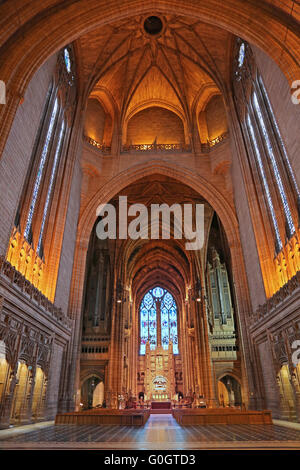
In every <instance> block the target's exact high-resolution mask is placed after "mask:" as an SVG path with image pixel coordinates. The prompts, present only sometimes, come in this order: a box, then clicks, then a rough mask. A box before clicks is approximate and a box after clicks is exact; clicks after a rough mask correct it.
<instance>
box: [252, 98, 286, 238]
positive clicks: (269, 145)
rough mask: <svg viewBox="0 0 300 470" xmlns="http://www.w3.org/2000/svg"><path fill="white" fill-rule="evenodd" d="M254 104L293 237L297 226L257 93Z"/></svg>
mask: <svg viewBox="0 0 300 470" xmlns="http://www.w3.org/2000/svg"><path fill="white" fill-rule="evenodd" d="M253 104H254V108H255V110H256V113H257V116H258V119H259V124H260V128H261V130H262V133H263V136H264V141H265V143H266V146H267V149H268V155H269V157H270V160H271V164H272V168H273V172H274V176H275V180H276V183H277V186H278V190H279V194H280V198H281V201H282V205H283V210H284V213H285V216H286V220H287V224H288V227H289V232H290V233H289V235H290V236H291V235H292V234H293V233H295V226H294V224H293V218H292V214H291V211H290V207H289V204H288V201H287V197H286V193H285V190H284V187H283V183H282V179H281V176H280V172H279V169H278V166H277V162H276V158H275V155H274V150H273V146H272V143H271V140H270V137H269V133H268V131H267V129H266V125H265V122H264V118H263V116H262V112H261V109H260V106H259V103H258V99H257V95H256V92H255V91H254V92H253Z"/></svg>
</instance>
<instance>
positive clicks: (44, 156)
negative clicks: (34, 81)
mask: <svg viewBox="0 0 300 470" xmlns="http://www.w3.org/2000/svg"><path fill="white" fill-rule="evenodd" d="M57 111H58V100H57V98H56V100H55V102H54V107H53V111H52V115H51V119H50V123H49V127H48V131H47V135H46V139H45V143H44V147H43V151H42V155H41V159H40V163H39V168H38V172H37V175H36V179H35V183H34V188H33V194H32V199H31V204H30V207H29V213H28V217H27V221H26V227H25V231H24V237H25V238H26V239H28V237H29V233H30V228H31V223H32V218H33V214H34V209H35V205H36V201H37V198H38V193H39V189H40V185H41V181H42V176H43V172H44V167H45V163H46V159H47V155H48V150H49V144H50V142H51V138H52V134H53V130H54V124H55V120H56V115H57Z"/></svg>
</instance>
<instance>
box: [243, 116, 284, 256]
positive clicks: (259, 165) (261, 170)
mask: <svg viewBox="0 0 300 470" xmlns="http://www.w3.org/2000/svg"><path fill="white" fill-rule="evenodd" d="M247 124H248V129H249V133H250V137H251V140H252V144H253V147H254V151H255V152H254V153H255V156H256V161H257V163H258V168H259V171H260V175H261V179H262V182H263V185H264V189H265V193H266V196H267V201H268V206H269V209H270V213H271V217H272V222H273V226H274V230H275V236H276V242H277V246H278V248H279V250H281V249H282V241H281V238H280V233H279V228H278V223H277V219H276V215H275V210H274V206H273V202H272V198H271V193H270V189H269V185H268V182H267V178H266V174H265V170H264V166H263V163H262V158H261V154H260V150H259V147H258V144H257V140H256V135H255V132H254V129H253V125H252V122H251V119H250V115H249V114H248V115H247Z"/></svg>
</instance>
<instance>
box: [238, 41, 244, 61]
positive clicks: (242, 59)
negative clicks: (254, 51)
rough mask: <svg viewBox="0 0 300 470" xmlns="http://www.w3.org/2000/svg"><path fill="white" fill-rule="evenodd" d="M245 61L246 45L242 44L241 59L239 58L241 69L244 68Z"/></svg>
mask: <svg viewBox="0 0 300 470" xmlns="http://www.w3.org/2000/svg"><path fill="white" fill-rule="evenodd" d="M244 60H245V43H244V42H242V44H241V45H240V50H239V58H238V64H239V67H242V65H243V63H244Z"/></svg>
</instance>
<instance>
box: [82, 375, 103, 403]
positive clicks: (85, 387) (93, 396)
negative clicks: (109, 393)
mask: <svg viewBox="0 0 300 470" xmlns="http://www.w3.org/2000/svg"><path fill="white" fill-rule="evenodd" d="M100 383H102V384H103V382H102V381H101V379H100V377H97V376H96V375H92V376H91V377H88V378H87V379H86V380H85V381H84V382H83V384H82V386H81V407H82V409H90V408H93V407H94V406H97V405H98V404H100V403H96V401H98V399H100V390H101V389H100V387H98V385H100ZM97 387H98V388H97ZM103 394H104V386H103V392H102V402H103V398H104V396H103ZM101 404H102V403H101Z"/></svg>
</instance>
